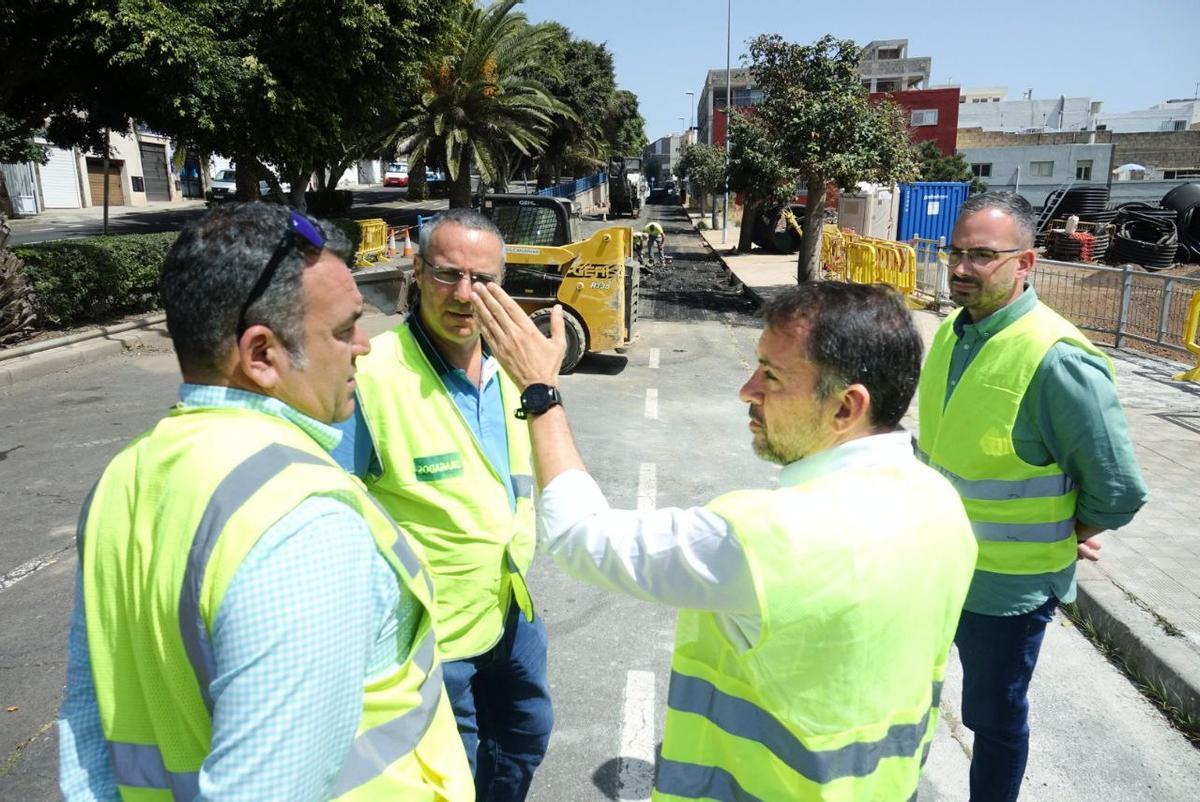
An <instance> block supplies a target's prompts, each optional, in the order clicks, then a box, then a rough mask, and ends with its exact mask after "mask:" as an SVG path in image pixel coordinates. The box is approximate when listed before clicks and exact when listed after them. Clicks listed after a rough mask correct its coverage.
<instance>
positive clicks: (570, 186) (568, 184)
mask: <svg viewBox="0 0 1200 802" xmlns="http://www.w3.org/2000/svg"><path fill="white" fill-rule="evenodd" d="M607 182H608V173H604V172H601V173H596V174H595V175H589V176H585V177H583V178H576V179H575V180H574V181H564V182H563V183H561V184H559V185H558V186H554V187H546V188H545V189H539V190H538V191H537V194H539V195H543V196H546V197H550V198H574V197H575V196H576V195H578V194H579V193H581V192H587V191H588V190H589V189H592V188H593V187H597V186H599V185H600V184H604V183H607Z"/></svg>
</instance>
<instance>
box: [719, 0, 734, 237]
mask: <svg viewBox="0 0 1200 802" xmlns="http://www.w3.org/2000/svg"><path fill="white" fill-rule="evenodd" d="M732 41H733V0H725V158H726V159H728V158H729V140H730V135H729V134H730V130H729V129H730V125H729V116H730V114H731V113H732V111H733V81H732V80H731V78H732V72H733V71H732V70H731V69H730V66H729V53H730V49H731V48H730V43H731V42H732ZM727 242H729V175H728V173H727V174H726V176H725V210H724V212H722V214H721V244H722V245H724V244H726V243H727Z"/></svg>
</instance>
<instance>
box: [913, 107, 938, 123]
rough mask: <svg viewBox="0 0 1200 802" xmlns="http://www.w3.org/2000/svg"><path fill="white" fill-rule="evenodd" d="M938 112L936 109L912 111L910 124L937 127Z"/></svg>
mask: <svg viewBox="0 0 1200 802" xmlns="http://www.w3.org/2000/svg"><path fill="white" fill-rule="evenodd" d="M937 120H938V110H937V109H913V113H912V124H913V125H914V126H917V125H937Z"/></svg>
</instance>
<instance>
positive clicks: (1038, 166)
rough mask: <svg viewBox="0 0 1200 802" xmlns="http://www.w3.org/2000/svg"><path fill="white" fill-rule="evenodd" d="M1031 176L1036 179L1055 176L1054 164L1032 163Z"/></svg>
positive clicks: (1030, 164)
mask: <svg viewBox="0 0 1200 802" xmlns="http://www.w3.org/2000/svg"><path fill="white" fill-rule="evenodd" d="M1029 174H1030V175H1031V176H1033V177H1034V178H1049V177H1050V176H1052V175H1054V162H1030V163H1029Z"/></svg>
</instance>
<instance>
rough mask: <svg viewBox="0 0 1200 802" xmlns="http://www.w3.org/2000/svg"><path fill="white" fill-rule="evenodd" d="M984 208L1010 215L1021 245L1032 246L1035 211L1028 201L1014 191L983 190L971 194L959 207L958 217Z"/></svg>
mask: <svg viewBox="0 0 1200 802" xmlns="http://www.w3.org/2000/svg"><path fill="white" fill-rule="evenodd" d="M986 209H998V210H1000V211H1002V212H1004V213H1005V214H1007V215H1008V216H1009V217H1011V218H1012V219H1013V222H1014V223H1016V224H1017V233H1018V234H1019V235H1020V237H1021V243H1020V244H1021V247H1022V248H1032V247H1033V240H1034V237H1035V236H1036V234H1037V213H1036V212H1034V211H1033V206H1031V205H1030V203H1029V201H1027V200H1025V199H1024V198H1023V197H1021V196H1020V195H1018V194H1017V193H1015V192H984V193H983V194H981V195H972V196H971V197H969V198H967V200H966V201H965V202H964V203H963V205H962V206H961V207H960V208H959V210H958V219H959V220H961V219H963V218H964V217H966V216H967V215H969V214H974V213H975V212H982V211H984V210H986Z"/></svg>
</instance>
